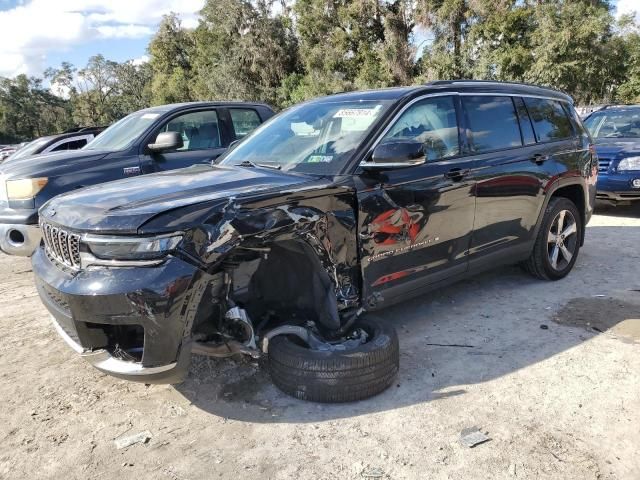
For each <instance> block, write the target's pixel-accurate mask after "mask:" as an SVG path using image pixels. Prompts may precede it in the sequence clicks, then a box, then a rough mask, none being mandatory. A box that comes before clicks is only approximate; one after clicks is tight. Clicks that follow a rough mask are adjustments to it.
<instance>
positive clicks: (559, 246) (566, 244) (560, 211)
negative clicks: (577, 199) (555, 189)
mask: <svg viewBox="0 0 640 480" xmlns="http://www.w3.org/2000/svg"><path fill="white" fill-rule="evenodd" d="M582 228H583V226H582V217H581V216H580V212H578V209H577V207H576V206H575V204H574V203H573V202H572V201H571V200H569V199H567V198H562V197H556V198H552V199H551V201H550V202H549V205H548V206H547V210H546V212H545V216H544V219H543V220H542V226H541V228H540V231H539V232H538V237H537V238H536V243H535V245H534V247H533V252H532V253H531V256H530V257H529V259H528V260H527V261H526V262H525V264H524V266H525V269H526V270H527V271H528V272H529V273H531V274H532V275H533V276H534V277H537V278H540V279H543V280H560V279H561V278H564V277H566V276H567V275H568V274H569V272H570V271H571V269H572V268H573V266H574V265H575V263H576V260H577V258H578V252H579V251H580V239H581V238H582Z"/></svg>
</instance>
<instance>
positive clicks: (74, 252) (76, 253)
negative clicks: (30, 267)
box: [40, 223, 80, 270]
mask: <svg viewBox="0 0 640 480" xmlns="http://www.w3.org/2000/svg"><path fill="white" fill-rule="evenodd" d="M40 228H41V230H42V238H43V239H44V248H45V251H46V253H47V255H49V256H50V257H51V258H53V260H55V261H56V262H58V263H61V264H62V265H64V266H65V267H69V268H72V269H74V270H79V269H80V235H77V234H75V233H71V232H67V231H66V230H63V229H61V228H58V227H54V226H53V225H49V224H48V223H41V224H40Z"/></svg>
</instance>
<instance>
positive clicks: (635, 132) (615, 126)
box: [584, 108, 640, 138]
mask: <svg viewBox="0 0 640 480" xmlns="http://www.w3.org/2000/svg"><path fill="white" fill-rule="evenodd" d="M584 124H585V126H586V127H587V129H588V130H589V132H590V133H591V136H592V137H593V138H640V108H629V109H624V110H617V111H616V110H602V111H600V112H596V113H594V114H592V115H591V116H589V118H587V119H586V120H585V122H584Z"/></svg>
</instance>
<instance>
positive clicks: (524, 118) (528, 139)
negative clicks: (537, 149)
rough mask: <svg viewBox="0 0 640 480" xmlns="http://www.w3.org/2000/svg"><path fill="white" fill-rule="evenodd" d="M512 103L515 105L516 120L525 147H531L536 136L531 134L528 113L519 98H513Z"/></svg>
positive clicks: (531, 129)
mask: <svg viewBox="0 0 640 480" xmlns="http://www.w3.org/2000/svg"><path fill="white" fill-rule="evenodd" d="M513 103H515V105H516V111H517V112H518V119H519V120H520V131H521V132H522V140H523V141H524V144H525V145H532V144H534V143H536V136H535V134H534V133H533V126H532V125H531V119H530V118H529V112H527V107H525V105H524V100H522V98H520V97H514V99H513Z"/></svg>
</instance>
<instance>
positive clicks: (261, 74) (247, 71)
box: [194, 0, 298, 104]
mask: <svg viewBox="0 0 640 480" xmlns="http://www.w3.org/2000/svg"><path fill="white" fill-rule="evenodd" d="M271 6H272V2H271V1H267V0H257V1H255V2H250V1H248V0H220V1H214V0H208V1H207V2H206V3H205V6H204V8H203V9H202V11H201V19H200V24H199V26H198V28H197V29H196V31H195V41H196V56H195V62H194V66H195V68H196V71H197V73H196V91H197V95H198V97H199V98H215V99H236V100H260V101H264V102H267V103H270V104H279V103H280V98H279V95H280V92H279V89H280V86H281V85H282V83H283V82H284V81H285V78H287V77H288V76H289V75H291V74H294V73H296V72H298V51H297V47H298V46H297V40H296V38H295V35H294V34H293V30H292V23H291V21H290V19H289V18H288V17H287V16H286V15H285V14H273V13H272V9H271Z"/></svg>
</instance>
